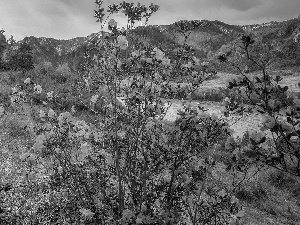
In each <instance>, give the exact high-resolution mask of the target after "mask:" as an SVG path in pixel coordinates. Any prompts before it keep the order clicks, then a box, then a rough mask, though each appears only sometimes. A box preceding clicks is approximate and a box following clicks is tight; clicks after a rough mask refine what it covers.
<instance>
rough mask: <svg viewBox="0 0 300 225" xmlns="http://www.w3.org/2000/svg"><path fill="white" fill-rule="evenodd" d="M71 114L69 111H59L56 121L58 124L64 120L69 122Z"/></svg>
mask: <svg viewBox="0 0 300 225" xmlns="http://www.w3.org/2000/svg"><path fill="white" fill-rule="evenodd" d="M71 117H72V116H71V114H70V113H69V112H65V113H61V114H60V115H59V116H58V123H59V124H63V123H65V122H69V121H70V119H71Z"/></svg>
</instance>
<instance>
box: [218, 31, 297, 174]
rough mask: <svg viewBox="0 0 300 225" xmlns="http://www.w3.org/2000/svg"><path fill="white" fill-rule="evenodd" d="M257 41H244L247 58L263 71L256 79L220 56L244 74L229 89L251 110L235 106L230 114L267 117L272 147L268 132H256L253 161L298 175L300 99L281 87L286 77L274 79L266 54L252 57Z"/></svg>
mask: <svg viewBox="0 0 300 225" xmlns="http://www.w3.org/2000/svg"><path fill="white" fill-rule="evenodd" d="M253 43H254V40H253V39H252V38H251V37H250V36H243V37H242V38H241V45H242V46H241V47H242V49H243V50H244V55H245V58H246V59H247V60H248V61H251V62H252V63H253V64H255V66H256V67H258V68H259V69H260V71H261V74H260V75H256V76H254V77H253V79H251V78H249V77H248V76H246V75H245V73H244V72H243V71H242V70H241V68H240V66H239V65H237V64H235V63H234V62H232V61H231V60H230V56H229V55H220V56H219V57H218V58H219V59H220V61H221V62H224V63H228V64H230V65H232V66H233V67H235V68H236V69H237V70H239V71H240V74H241V76H240V78H239V79H233V80H231V81H230V82H229V83H228V88H236V89H237V90H239V92H240V93H244V95H243V97H244V99H245V101H246V102H248V103H249V104H250V105H251V107H248V108H247V110H245V108H243V107H244V106H243V105H233V104H230V106H231V107H228V108H227V111H226V112H225V113H226V114H229V113H232V112H237V111H238V112H241V113H243V112H245V111H247V112H258V113H261V114H263V115H264V119H263V127H262V131H269V132H271V134H272V137H273V138H272V139H271V146H265V145H263V143H265V141H266V135H265V134H264V133H253V134H252V135H251V137H250V141H251V145H250V147H249V149H248V150H247V155H248V156H249V157H250V159H253V158H256V159H258V161H259V162H263V163H265V164H266V165H268V166H270V167H274V168H276V169H278V170H281V171H285V172H287V173H290V174H292V175H295V176H299V175H300V167H299V165H300V164H299V162H300V157H299V140H300V136H299V134H300V131H299V119H300V117H299V109H300V108H299V99H298V98H297V97H290V98H287V91H288V87H287V86H285V87H283V86H281V85H280V81H281V80H282V77H281V76H279V75H276V76H273V77H272V76H271V75H269V73H268V71H267V65H268V63H269V62H270V59H269V58H267V57H266V55H261V57H260V58H255V57H254V56H253V55H251V54H250V50H249V49H251V46H252V44H253Z"/></svg>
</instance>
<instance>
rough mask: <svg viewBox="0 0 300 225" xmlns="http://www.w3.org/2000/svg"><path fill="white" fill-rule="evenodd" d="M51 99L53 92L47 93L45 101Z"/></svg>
mask: <svg viewBox="0 0 300 225" xmlns="http://www.w3.org/2000/svg"><path fill="white" fill-rule="evenodd" d="M52 98H53V91H51V92H48V93H47V99H48V100H52Z"/></svg>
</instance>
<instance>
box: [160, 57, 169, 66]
mask: <svg viewBox="0 0 300 225" xmlns="http://www.w3.org/2000/svg"><path fill="white" fill-rule="evenodd" d="M170 64H171V60H170V59H167V58H163V59H162V65H164V66H169V65H170Z"/></svg>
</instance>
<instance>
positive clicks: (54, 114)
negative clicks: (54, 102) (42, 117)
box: [48, 109, 56, 118]
mask: <svg viewBox="0 0 300 225" xmlns="http://www.w3.org/2000/svg"><path fill="white" fill-rule="evenodd" d="M55 116H56V113H55V112H54V110H53V109H49V111H48V117H50V118H54V117H55Z"/></svg>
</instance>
